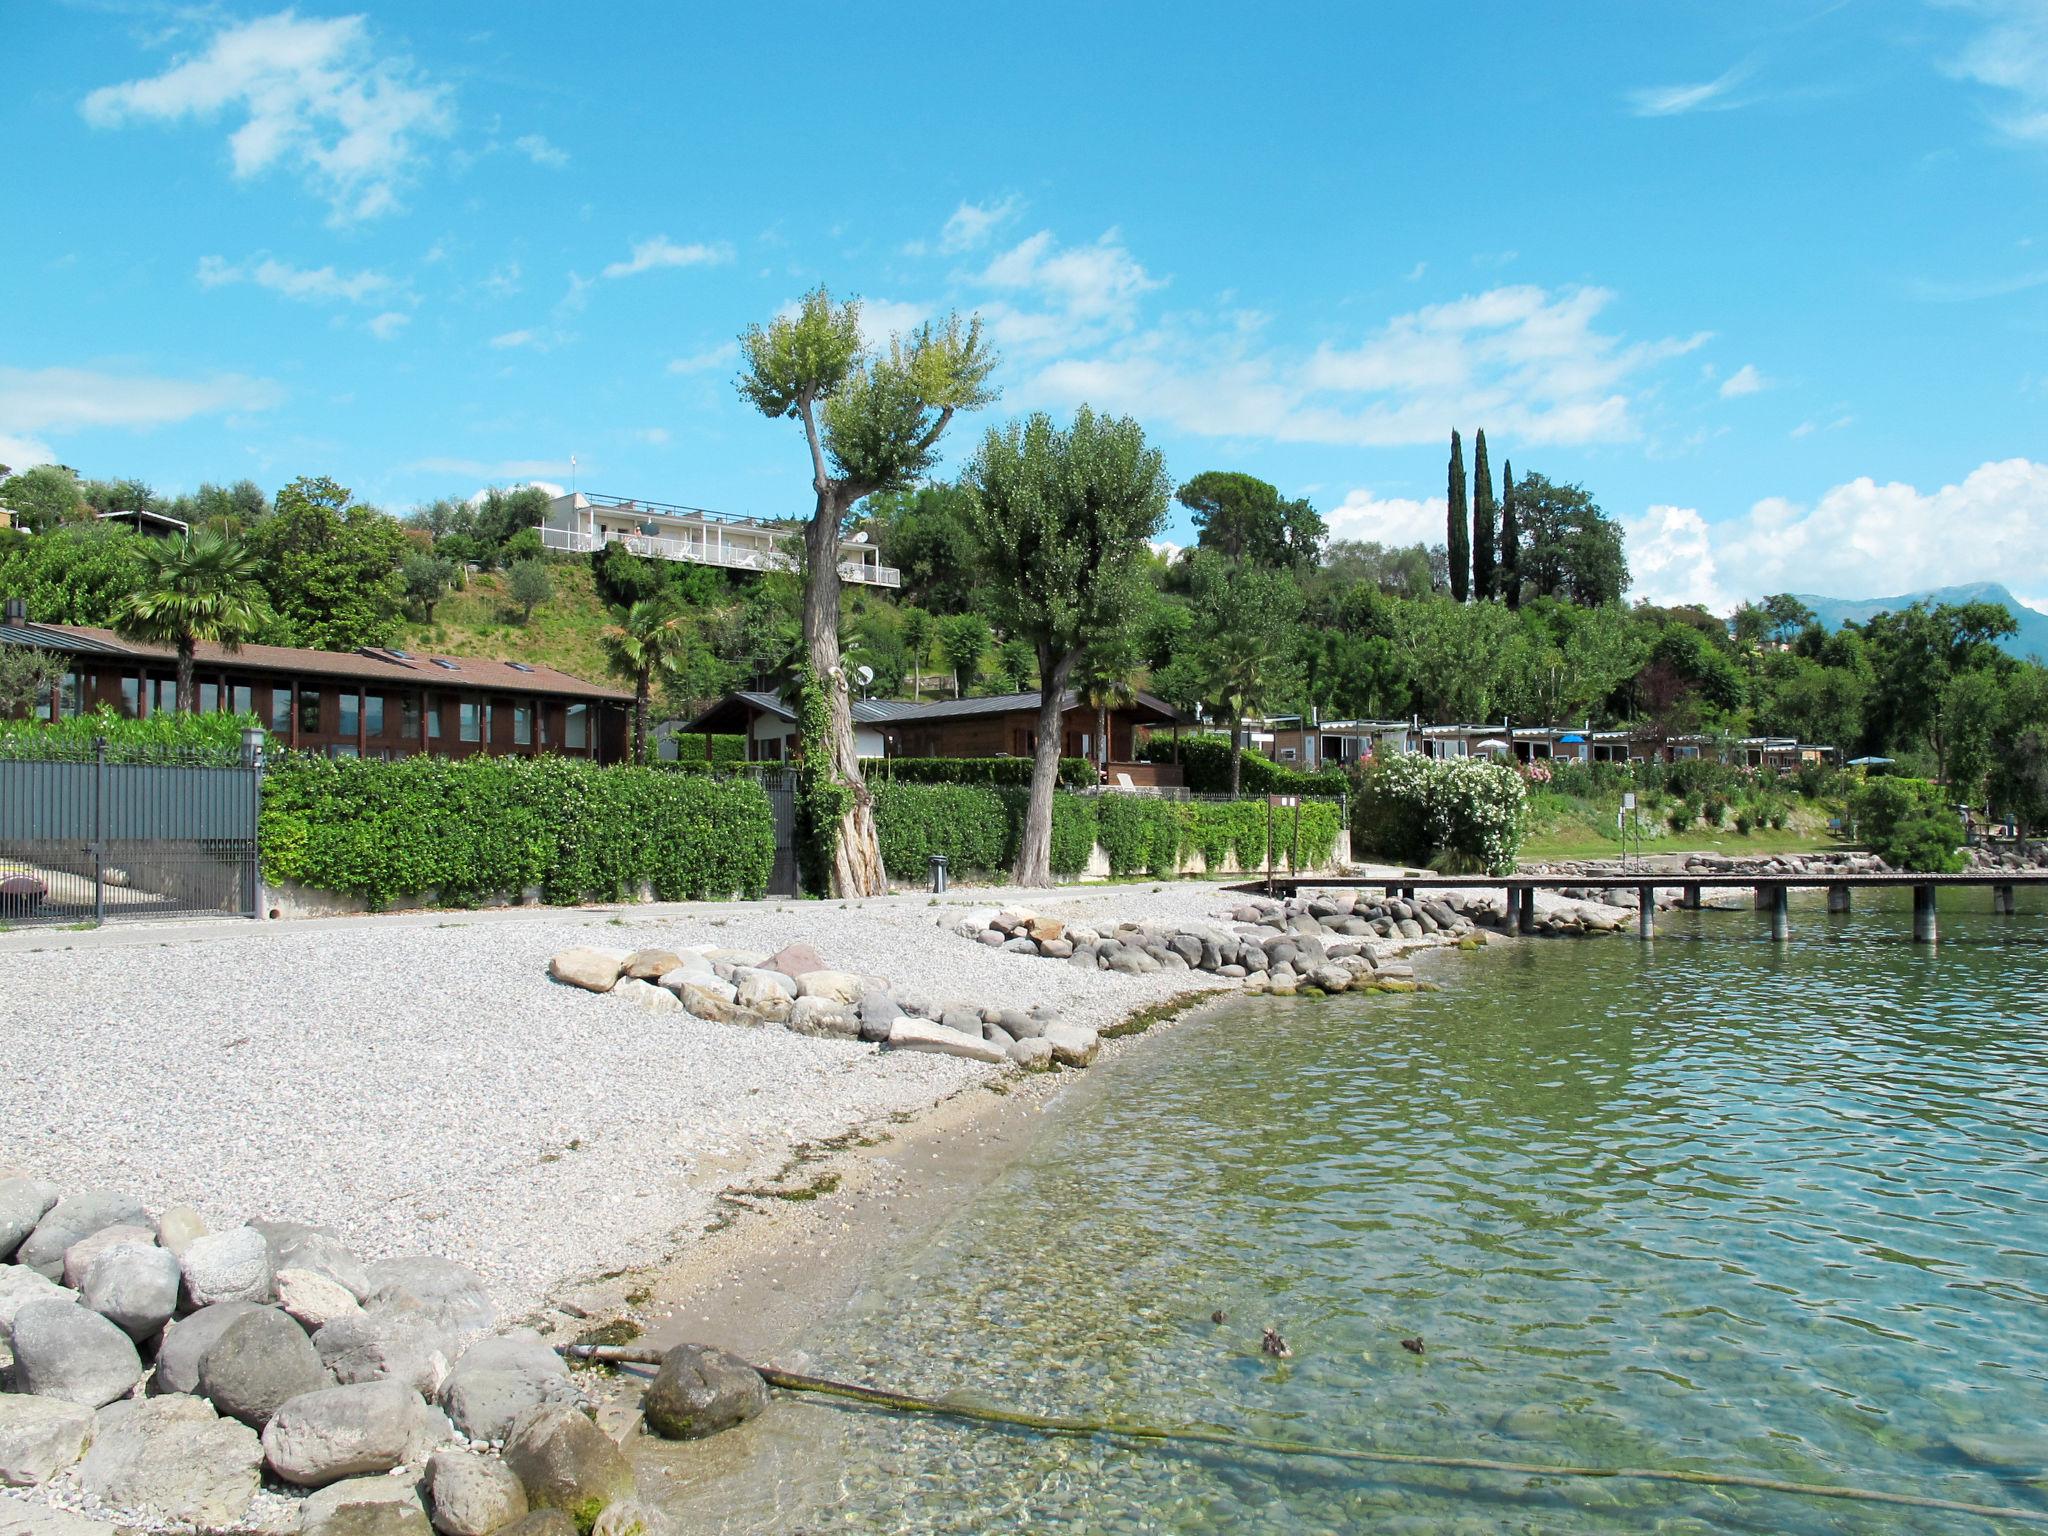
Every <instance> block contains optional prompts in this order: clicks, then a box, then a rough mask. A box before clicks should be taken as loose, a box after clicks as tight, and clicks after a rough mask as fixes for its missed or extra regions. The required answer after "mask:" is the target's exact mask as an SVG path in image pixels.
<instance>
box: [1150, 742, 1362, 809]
mask: <svg viewBox="0 0 2048 1536" xmlns="http://www.w3.org/2000/svg"><path fill="white" fill-rule="evenodd" d="M1173 753H1174V743H1173V741H1172V739H1171V738H1170V737H1165V736H1154V737H1152V738H1151V739H1150V740H1149V741H1147V742H1146V743H1145V744H1144V745H1143V746H1142V747H1140V748H1139V749H1138V756H1139V757H1141V758H1143V759H1144V760H1145V761H1146V762H1148V763H1170V762H1172V761H1173ZM1180 768H1181V775H1182V782H1183V783H1185V784H1186V786H1187V787H1188V788H1189V789H1190V790H1192V791H1193V792H1194V793H1196V794H1198V795H1227V794H1229V793H1230V743H1229V742H1228V741H1227V740H1225V739H1224V738H1222V737H1220V736H1183V737H1181V739H1180ZM1237 781H1238V790H1239V792H1240V793H1242V794H1247V795H1327V796H1329V797H1330V798H1331V799H1333V800H1334V799H1336V798H1337V797H1338V796H1340V795H1342V794H1343V793H1344V792H1345V789H1346V784H1345V779H1344V770H1343V769H1341V768H1322V769H1318V770H1317V771H1316V772H1314V773H1303V772H1302V771H1301V770H1300V769H1299V768H1290V767H1288V766H1287V765H1286V764H1285V763H1276V762H1274V761H1273V760H1272V759H1271V758H1270V757H1267V756H1266V755H1265V753H1263V752H1257V751H1254V750H1253V749H1252V748H1250V747H1246V748H1245V749H1244V755H1243V758H1242V760H1241V761H1240V762H1239V764H1238V773H1237Z"/></svg>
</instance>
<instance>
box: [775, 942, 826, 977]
mask: <svg viewBox="0 0 2048 1536" xmlns="http://www.w3.org/2000/svg"><path fill="white" fill-rule="evenodd" d="M761 969H762V970H764V971H780V972H781V973H782V974H783V975H785V976H787V977H788V978H789V979H790V980H791V981H795V980H796V978H797V977H799V976H804V975H808V974H809V973H810V972H812V971H822V970H826V969H828V967H827V966H826V964H825V960H824V957H823V956H822V955H820V954H819V953H818V952H817V951H816V950H815V949H813V948H811V946H810V945H808V944H806V943H804V942H802V941H801V940H799V941H798V942H796V943H794V944H785V945H783V946H782V948H780V949H778V950H777V951H776V952H775V953H774V954H772V955H770V956H769V957H768V958H767V959H766V960H765V961H763V962H762V963H761Z"/></svg>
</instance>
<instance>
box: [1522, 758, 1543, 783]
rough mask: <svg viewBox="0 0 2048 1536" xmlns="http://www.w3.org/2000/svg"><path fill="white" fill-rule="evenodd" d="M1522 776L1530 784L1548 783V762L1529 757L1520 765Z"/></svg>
mask: <svg viewBox="0 0 2048 1536" xmlns="http://www.w3.org/2000/svg"><path fill="white" fill-rule="evenodd" d="M1522 777H1523V778H1524V779H1526V780H1528V782H1529V783H1531V784H1548V783H1549V782H1550V764H1548V763H1546V762H1542V761H1540V760H1538V759H1535V758H1531V759H1530V760H1529V761H1528V762H1526V763H1524V764H1523V765H1522Z"/></svg>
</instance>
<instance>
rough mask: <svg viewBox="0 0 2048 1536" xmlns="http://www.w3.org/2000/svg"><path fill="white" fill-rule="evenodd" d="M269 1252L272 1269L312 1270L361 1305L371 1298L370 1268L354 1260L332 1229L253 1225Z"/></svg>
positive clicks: (290, 1224) (289, 1223)
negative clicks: (339, 1287)
mask: <svg viewBox="0 0 2048 1536" xmlns="http://www.w3.org/2000/svg"><path fill="white" fill-rule="evenodd" d="M249 1225H250V1226H252V1227H254V1228H255V1229H256V1230H257V1231H258V1232H261V1233H262V1234H263V1241H264V1243H265V1244H266V1245H267V1246H268V1247H269V1249H270V1268H271V1270H272V1271H273V1272H275V1271H277V1270H280V1269H304V1270H311V1271H312V1272H313V1273H314V1274H316V1275H323V1276H325V1277H326V1278H327V1279H329V1280H332V1281H333V1282H334V1283H335V1284H336V1285H339V1286H341V1287H343V1288H344V1289H346V1290H347V1291H348V1293H349V1294H350V1295H351V1296H353V1297H355V1299H356V1300H357V1301H361V1300H362V1299H363V1298H364V1297H365V1296H367V1295H369V1294H370V1271H369V1266H367V1265H366V1264H364V1263H363V1261H362V1260H361V1259H359V1258H357V1257H356V1256H355V1253H354V1252H353V1251H352V1250H351V1249H350V1248H349V1246H348V1244H346V1243H344V1242H343V1241H342V1240H341V1234H340V1233H339V1232H337V1231H335V1230H334V1229H333V1228H332V1227H312V1226H307V1225H306V1224H305V1223H303V1222H297V1221H252V1222H250V1223H249Z"/></svg>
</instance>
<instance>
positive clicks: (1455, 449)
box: [1444, 427, 1472, 603]
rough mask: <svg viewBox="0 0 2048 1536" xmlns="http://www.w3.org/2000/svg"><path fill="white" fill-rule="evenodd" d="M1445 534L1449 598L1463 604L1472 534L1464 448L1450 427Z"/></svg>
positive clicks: (1469, 584) (1469, 580) (1468, 585)
mask: <svg viewBox="0 0 2048 1536" xmlns="http://www.w3.org/2000/svg"><path fill="white" fill-rule="evenodd" d="M1444 499H1445V503H1446V507H1447V511H1446V514H1445V522H1444V526H1445V531H1446V532H1447V533H1448V534H1449V538H1450V542H1449V544H1448V546H1447V548H1448V550H1449V552H1450V559H1451V596H1452V597H1453V598H1454V599H1456V600H1457V601H1458V602H1461V603H1462V602H1464V601H1465V599H1466V598H1467V597H1468V596H1470V595H1471V591H1472V531H1471V529H1470V528H1469V527H1468V526H1467V525H1466V522H1465V445H1464V444H1463V443H1461V442H1460V441H1459V440H1458V429H1457V428H1456V427H1453V428H1451V480H1450V486H1449V491H1448V494H1447V495H1446V496H1445V498H1444Z"/></svg>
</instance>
